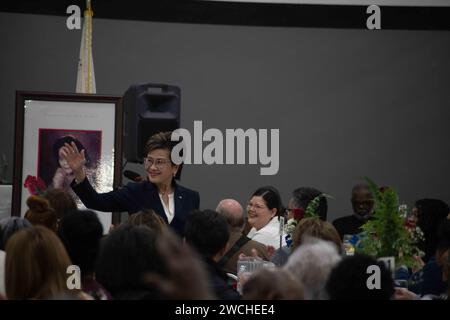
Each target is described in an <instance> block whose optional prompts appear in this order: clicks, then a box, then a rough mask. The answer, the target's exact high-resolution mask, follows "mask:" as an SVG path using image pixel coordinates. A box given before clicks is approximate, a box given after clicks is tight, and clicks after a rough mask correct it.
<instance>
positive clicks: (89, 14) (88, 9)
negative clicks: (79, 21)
mask: <svg viewBox="0 0 450 320" xmlns="http://www.w3.org/2000/svg"><path fill="white" fill-rule="evenodd" d="M92 16H93V12H92V8H91V0H86V11H85V12H84V17H85V18H86V19H88V32H87V34H88V36H87V41H88V48H89V49H90V48H92ZM87 58H88V61H87V74H88V77H87V93H91V55H90V54H88V57H87Z"/></svg>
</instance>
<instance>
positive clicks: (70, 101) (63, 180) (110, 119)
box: [11, 91, 123, 233]
mask: <svg viewBox="0 0 450 320" xmlns="http://www.w3.org/2000/svg"><path fill="white" fill-rule="evenodd" d="M122 137H123V105H122V98H121V97H119V96H107V95H96V94H95V95H93V94H75V93H51V92H36V91H16V110H15V139H14V140H15V141H14V172H13V192H12V208H11V215H12V216H22V217H23V216H24V214H25V212H26V210H27V205H26V199H27V198H28V197H29V196H30V191H29V189H27V188H26V187H25V185H24V182H25V180H26V179H27V178H28V179H30V178H34V177H36V179H39V180H40V181H41V182H42V181H43V182H44V183H45V188H46V189H47V188H63V189H67V190H68V191H69V192H70V193H71V194H72V195H73V196H74V198H75V200H76V202H77V204H78V207H79V208H80V209H84V208H85V207H84V205H83V204H82V203H81V201H80V200H79V199H78V197H77V196H76V195H75V194H74V193H73V191H72V190H71V188H70V182H71V181H72V180H73V175H71V174H70V173H71V170H70V168H68V166H67V163H65V161H63V160H62V158H61V157H60V156H59V150H60V148H61V146H62V145H64V142H67V141H75V142H76V144H77V146H78V147H80V148H82V149H84V150H85V155H86V160H87V161H86V165H85V171H86V175H87V177H88V178H89V180H90V182H91V184H92V185H93V186H94V188H95V189H96V190H97V191H98V192H99V193H103V192H108V191H111V190H113V189H115V188H117V187H119V186H120V185H121V179H122V174H121V171H122ZM97 215H98V216H99V219H100V221H101V222H102V225H103V229H104V233H106V232H108V230H109V227H110V226H111V224H118V223H119V222H120V213H119V212H111V213H102V212H97Z"/></svg>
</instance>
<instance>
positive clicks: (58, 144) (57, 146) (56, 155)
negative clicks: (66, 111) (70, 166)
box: [53, 136, 90, 166]
mask: <svg viewBox="0 0 450 320" xmlns="http://www.w3.org/2000/svg"><path fill="white" fill-rule="evenodd" d="M72 142H75V145H76V146H77V148H78V151H80V152H81V150H84V156H85V158H86V165H87V166H88V165H89V164H90V158H89V154H88V152H87V150H86V149H85V148H84V146H83V144H82V143H81V142H80V140H78V139H77V138H75V137H73V136H64V137H61V138H59V139H58V140H56V141H55V143H53V157H54V158H55V161H56V164H57V165H58V166H59V149H61V148H62V147H64V144H65V143H68V144H71V143H72Z"/></svg>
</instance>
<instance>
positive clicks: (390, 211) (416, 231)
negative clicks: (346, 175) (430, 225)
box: [356, 178, 423, 269]
mask: <svg viewBox="0 0 450 320" xmlns="http://www.w3.org/2000/svg"><path fill="white" fill-rule="evenodd" d="M365 180H366V181H367V183H368V185H369V188H370V190H371V192H372V195H373V197H374V202H375V203H374V212H373V215H372V218H371V219H369V220H368V221H367V222H366V223H365V224H364V225H363V226H362V230H363V232H362V233H361V234H360V240H359V242H358V244H357V245H356V252H359V253H364V254H368V255H371V256H374V257H376V258H381V257H394V258H395V265H396V266H403V265H404V266H407V267H410V268H413V269H414V268H417V267H418V264H419V263H420V262H419V259H418V258H419V257H420V256H422V255H423V252H422V251H420V249H419V248H418V247H417V246H416V244H417V243H418V242H419V241H420V240H421V239H423V233H422V231H421V230H420V228H419V227H418V226H416V224H415V221H414V220H413V219H411V218H408V214H407V211H408V209H407V206H406V205H399V199H398V195H397V193H396V191H395V190H394V189H393V188H391V187H384V188H382V189H380V188H378V186H377V185H376V184H375V183H374V182H373V181H372V180H370V179H369V178H365Z"/></svg>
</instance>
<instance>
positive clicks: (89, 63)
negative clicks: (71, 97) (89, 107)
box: [76, 0, 96, 93]
mask: <svg viewBox="0 0 450 320" xmlns="http://www.w3.org/2000/svg"><path fill="white" fill-rule="evenodd" d="M86 7H87V8H86V10H85V11H84V21H83V31H82V32H83V35H82V36H81V46H80V60H79V61H78V75H77V91H76V92H77V93H96V87H95V74H94V60H93V59H92V16H93V14H94V12H93V11H92V9H91V0H86Z"/></svg>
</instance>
